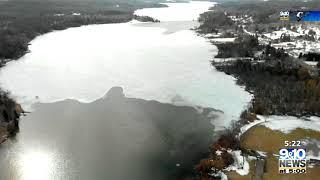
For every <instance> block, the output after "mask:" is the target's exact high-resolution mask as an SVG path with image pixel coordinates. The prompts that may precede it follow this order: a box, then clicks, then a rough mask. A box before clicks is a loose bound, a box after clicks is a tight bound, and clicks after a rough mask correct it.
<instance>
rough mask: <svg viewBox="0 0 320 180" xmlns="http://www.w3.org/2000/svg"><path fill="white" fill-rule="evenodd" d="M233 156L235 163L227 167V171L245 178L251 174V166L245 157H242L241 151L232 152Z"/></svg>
mask: <svg viewBox="0 0 320 180" xmlns="http://www.w3.org/2000/svg"><path fill="white" fill-rule="evenodd" d="M230 154H231V155H232V156H233V159H234V163H233V164H232V165H231V166H229V167H227V168H226V170H227V171H236V172H237V173H238V174H239V175H241V176H245V175H247V174H249V170H250V166H249V163H248V161H247V160H246V158H245V157H244V156H242V155H241V151H240V150H237V151H232V152H231V153H230Z"/></svg>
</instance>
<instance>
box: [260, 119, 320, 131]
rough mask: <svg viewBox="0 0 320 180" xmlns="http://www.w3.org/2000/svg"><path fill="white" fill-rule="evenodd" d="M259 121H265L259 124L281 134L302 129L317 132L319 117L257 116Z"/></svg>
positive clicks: (319, 123) (319, 126)
mask: <svg viewBox="0 0 320 180" xmlns="http://www.w3.org/2000/svg"><path fill="white" fill-rule="evenodd" d="M258 117H259V119H261V120H262V121H265V122H263V123H261V125H264V126H266V127H268V128H270V129H272V130H279V131H281V132H283V133H290V132H291V131H293V130H295V129H297V128H302V129H310V130H314V131H319V129H320V117H316V116H311V117H303V118H297V117H293V116H258Z"/></svg>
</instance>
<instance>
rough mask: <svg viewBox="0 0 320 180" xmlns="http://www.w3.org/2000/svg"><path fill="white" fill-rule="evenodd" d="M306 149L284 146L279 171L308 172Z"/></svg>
mask: <svg viewBox="0 0 320 180" xmlns="http://www.w3.org/2000/svg"><path fill="white" fill-rule="evenodd" d="M306 156H307V155H306V150H305V149H300V148H284V149H280V151H279V173H280V174H295V173H306V171H307V158H306Z"/></svg>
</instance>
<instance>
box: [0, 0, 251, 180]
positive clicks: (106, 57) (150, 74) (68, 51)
mask: <svg viewBox="0 0 320 180" xmlns="http://www.w3.org/2000/svg"><path fill="white" fill-rule="evenodd" d="M168 5H169V7H168V8H150V9H142V10H138V11H137V12H136V14H139V15H150V16H152V17H154V18H156V19H159V20H160V21H161V23H139V22H136V21H132V22H129V23H121V24H106V25H90V26H83V27H79V28H70V29H67V30H63V31H56V32H52V33H48V34H45V35H42V36H39V37H37V38H36V39H34V40H33V41H32V42H31V45H30V47H29V48H30V50H31V53H29V54H26V55H25V56H23V57H22V58H20V59H19V60H18V61H13V62H10V63H8V65H7V66H6V67H4V68H2V69H1V70H0V77H1V78H0V84H1V87H2V88H4V89H6V90H8V91H10V92H11V94H12V96H14V97H15V98H16V99H17V101H18V102H21V103H22V105H23V106H24V107H25V108H27V109H31V110H32V111H33V113H31V114H30V115H28V116H27V117H24V118H22V121H21V127H20V133H19V134H18V136H17V137H16V139H15V140H11V141H8V142H6V143H5V144H3V145H1V147H0V155H1V159H0V166H1V167H3V166H6V167H5V168H1V170H0V177H11V178H12V179H61V177H64V179H79V176H81V178H80V179H106V178H107V179H108V176H104V175H105V173H106V172H105V169H104V168H101V167H105V166H106V167H109V166H112V165H114V166H115V167H117V168H120V167H121V166H122V165H123V164H121V163H120V164H117V162H114V161H115V159H114V158H113V157H110V156H114V154H117V151H119V153H120V154H121V152H122V151H121V150H119V148H116V149H112V152H111V154H108V153H105V151H104V150H106V148H107V147H110V146H111V145H115V144H116V145H119V146H118V147H127V146H122V145H123V143H125V142H126V143H127V141H125V137H130V138H129V140H132V141H133V142H135V140H136V139H139V138H142V137H145V136H148V134H153V133H152V132H158V131H159V132H161V133H156V134H162V135H163V133H164V132H167V130H166V128H169V127H171V125H172V127H174V128H176V129H178V128H179V126H180V125H181V124H183V123H176V124H175V122H183V119H187V118H186V117H179V118H177V119H175V118H173V117H175V116H170V118H169V119H170V120H172V121H168V119H167V118H166V116H165V115H164V116H163V117H162V118H160V117H159V118H156V119H157V121H154V122H155V123H151V125H150V124H148V123H147V124H146V125H144V124H145V123H142V122H140V123H136V126H135V123H134V122H130V123H128V122H127V121H126V122H125V123H123V122H118V121H114V120H113V118H112V117H113V116H112V114H111V115H110V113H107V114H103V113H106V112H103V111H102V110H100V111H98V110H97V111H96V110H95V109H94V108H92V107H97V108H98V109H99V108H101V106H95V105H96V104H95V103H96V102H100V101H101V99H100V98H101V97H103V96H104V95H105V93H106V92H107V91H108V90H109V89H110V88H112V87H114V86H121V87H122V88H123V89H124V92H125V94H126V96H127V97H131V98H141V99H145V100H157V101H159V102H163V103H171V104H176V105H189V106H202V107H211V108H214V109H218V110H221V111H222V112H223V113H222V112H218V111H213V112H215V114H218V115H219V116H214V117H213V118H211V119H210V118H209V120H212V124H213V125H214V126H212V127H210V125H209V126H207V127H210V128H212V132H213V131H214V130H215V131H216V130H219V129H222V128H223V127H226V126H228V125H229V124H230V122H231V120H233V119H237V118H238V117H239V115H240V113H241V111H242V110H243V109H244V108H245V107H246V105H247V103H248V102H249V101H250V99H251V96H250V94H248V93H247V92H245V91H244V89H243V88H242V87H239V86H237V85H236V84H235V80H234V78H232V77H230V76H226V75H225V74H224V73H221V72H217V71H216V70H215V69H214V68H213V67H211V66H210V62H209V61H210V60H211V59H212V58H213V56H214V55H216V54H217V48H216V47H215V46H212V45H211V44H210V42H208V41H207V40H206V39H204V38H203V37H200V36H197V34H196V33H195V32H194V31H192V30H189V29H190V28H192V27H194V26H195V25H197V22H196V21H195V20H196V19H197V17H198V15H199V13H201V12H204V11H206V10H207V9H208V8H209V7H210V6H212V5H213V3H209V2H191V3H170V4H168ZM65 99H74V100H65ZM60 100H64V101H62V102H56V101H60ZM76 100H77V101H76ZM78 101H80V102H78ZM39 102H40V103H46V104H40V105H39V104H38V105H36V106H33V105H34V104H36V103H39ZM52 102H56V103H52ZM81 102H83V103H81ZM89 102H92V103H89ZM139 102H140V100H139ZM48 103H49V104H48ZM70 103H71V104H70ZM86 103H88V104H87V106H86ZM91 105H92V106H91ZM108 107H109V106H108ZM129 107H131V106H129ZM142 107H143V106H142ZM171 108H174V107H171ZM181 108H182V107H181ZM86 109H91V110H92V111H88V110H86ZM112 111H115V110H112ZM137 111H140V113H142V114H143V108H140V109H137ZM154 111H156V110H154ZM191 111H192V110H190V109H187V110H185V111H181V112H185V113H186V114H188V113H190V112H191ZM60 112H61V114H59V113H60ZM161 112H162V111H161ZM192 113H193V114H196V113H194V112H193V111H192ZM202 113H203V112H201V111H200V112H198V114H199V116H201V117H202V115H201V114H202ZM76 114H80V115H81V116H79V115H76ZM164 114H166V113H164ZM207 115H208V114H207ZM46 116H50V117H47V118H46ZM196 116H197V115H194V117H196ZM81 117H87V119H83V118H81ZM99 117H100V118H99ZM147 117H148V116H147ZM150 117H153V116H150ZM106 118H107V120H106V121H105V122H101V119H106ZM79 119H80V120H79ZM162 119H164V120H166V121H165V122H168V124H167V126H166V127H165V128H164V129H163V128H160V130H159V129H157V128H156V129H157V130H152V128H154V127H158V126H155V124H157V123H156V122H158V121H162ZM196 119H197V118H196ZM200 119H201V118H200ZM202 119H203V117H202ZM206 120H208V119H206ZM152 122H153V121H152ZM170 122H172V124H170ZM101 123H102V124H101ZM113 123H116V124H117V123H118V124H117V125H116V126H112V124H113ZM199 123H200V124H201V122H199ZM106 126H107V127H108V126H111V127H114V129H112V128H111V129H109V131H111V130H112V131H114V132H115V133H110V132H108V131H106ZM123 127H125V128H128V129H132V128H133V130H132V131H133V132H132V133H129V134H127V135H126V136H120V134H122V133H121V132H123V131H124V129H123ZM146 127H151V130H150V129H148V128H146ZM161 127H162V126H161ZM195 127H196V126H195ZM181 128H182V129H184V128H183V127H181ZM189 128H191V127H189ZM146 129H147V130H146ZM185 129H186V130H188V128H185ZM116 132H117V133H116ZM129 132H131V130H129ZM138 132H141V133H138ZM170 132H171V131H170ZM196 132H197V133H195V135H194V136H192V137H198V135H200V134H201V132H202V131H201V129H199V130H198V131H196ZM204 132H206V133H204V134H202V135H203V138H204V139H206V138H208V137H210V135H208V133H207V132H208V131H204ZM83 133H84V134H83ZM113 134H115V135H118V136H119V138H116V137H115V138H114V139H115V140H112V138H110V136H113ZM164 134H166V133H164ZM162 135H159V136H156V137H158V138H160V139H162V138H163V136H162ZM170 137H171V136H170ZM173 137H175V136H173ZM192 137H188V138H190V139H192ZM82 138H84V139H82ZM131 138H132V139H131ZM118 139H121V140H120V141H118ZM122 140H123V141H122ZM148 142H149V144H152V143H151V141H150V139H149V141H148ZM164 142H166V143H163V144H165V145H163V146H162V145H159V146H160V147H164V146H165V147H166V145H167V144H168V142H170V143H172V142H171V141H164ZM173 142H175V141H173ZM179 142H180V141H179ZM183 142H184V141H183ZM196 142H199V140H198V139H193V140H192V141H191V140H190V143H191V144H192V143H195V144H197V143H196ZM114 143H115V144H114ZM119 143H120V144H119ZM170 143H169V144H170ZM129 144H130V143H129ZM149 144H148V143H147V145H149ZM200 144H201V143H200ZM204 144H205V143H204ZM204 144H202V145H204ZM130 145H132V144H130ZM199 146H200V145H199ZM170 147H171V146H170ZM202 147H205V146H202ZM140 148H141V147H140ZM143 148H145V146H143ZM120 149H121V148H120ZM146 149H147V150H148V148H146ZM160 149H161V148H160ZM149 150H150V151H152V152H153V151H155V149H149ZM202 150H203V149H202ZM91 152H92V153H91ZM129 152H131V151H123V153H125V154H126V155H128V153H129ZM139 152H140V151H139ZM141 152H144V151H141ZM155 154H157V153H155ZM129 155H130V153H129ZM150 156H154V154H153V153H151V154H150ZM186 156H187V155H186ZM116 157H118V156H116ZM138 157H140V156H138ZM159 157H161V158H160V159H163V156H157V158H159ZM120 159H121V160H132V159H130V158H129V159H128V158H120ZM134 160H136V161H139V158H138V159H134ZM140 160H141V159H140ZM7 162H13V164H11V163H9V164H8V163H7ZM87 162H88V163H87ZM95 162H97V163H95ZM142 162H144V161H142ZM170 162H171V161H170ZM171 163H172V162H171ZM127 165H130V166H135V163H128V164H127ZM171 165H172V164H171ZM138 167H139V168H140V167H147V166H146V164H144V166H138ZM138 167H137V168H138ZM163 167H171V166H163ZM177 167H180V164H179V162H177ZM128 168H129V167H128V166H126V167H124V168H123V172H127V173H133V172H140V170H141V169H140V170H137V171H135V170H132V171H129V170H127V169H128ZM5 169H9V170H8V171H5V172H1V171H3V170H5ZM120 169H121V168H120ZM132 169H135V167H132ZM160 169H161V170H159V172H158V173H160V174H162V171H163V169H162V168H160ZM109 170H110V169H109ZM168 171H169V172H171V171H170V170H168ZM84 172H86V173H84ZM111 174H112V173H111ZM115 174H116V175H118V176H116V175H115ZM115 174H112V175H110V176H109V178H111V177H120V176H119V174H121V171H118V169H117V171H115ZM1 175H2V176H1ZM126 175H127V174H126ZM139 175H141V174H138V175H137V176H134V177H136V178H132V179H139V178H142V177H139ZM126 177H127V176H123V178H120V179H126ZM146 177H150V174H148V173H147V174H146ZM155 177H161V175H159V176H155ZM0 179H1V178H0ZM111 179H112V178H111ZM113 179H114V178H113ZM160 179H161V178H160Z"/></svg>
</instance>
